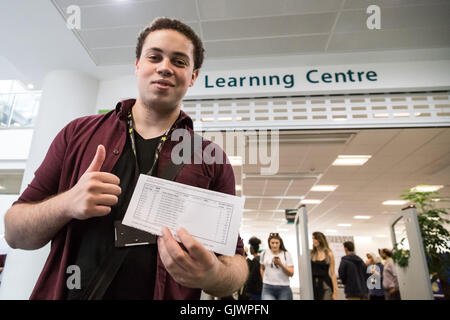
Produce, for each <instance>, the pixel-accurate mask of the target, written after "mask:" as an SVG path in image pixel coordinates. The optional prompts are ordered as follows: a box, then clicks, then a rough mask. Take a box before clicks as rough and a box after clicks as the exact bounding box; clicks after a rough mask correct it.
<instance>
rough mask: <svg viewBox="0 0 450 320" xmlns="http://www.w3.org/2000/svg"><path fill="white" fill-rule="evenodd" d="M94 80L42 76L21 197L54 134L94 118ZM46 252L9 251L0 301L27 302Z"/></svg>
mask: <svg viewBox="0 0 450 320" xmlns="http://www.w3.org/2000/svg"><path fill="white" fill-rule="evenodd" d="M97 93H98V80H97V79H94V78H91V77H90V76H87V75H85V74H82V73H80V72H76V71H70V70H56V71H52V72H50V73H49V74H47V75H46V77H45V79H44V82H43V87H42V97H41V102H40V106H39V113H38V116H37V119H36V125H35V128H34V134H33V139H32V142H31V147H30V154H29V156H28V160H27V165H26V168H25V172H24V176H23V180H22V186H21V193H22V192H23V191H24V190H25V188H26V187H27V185H28V184H29V183H30V182H31V180H32V179H33V177H34V172H35V171H36V169H37V168H38V167H39V165H40V164H41V162H42V161H43V160H44V157H45V155H46V153H47V150H48V148H49V146H50V144H51V142H52V141H53V139H54V138H55V136H56V135H57V133H58V132H59V131H60V130H61V129H62V128H63V127H64V126H65V125H66V124H67V123H69V122H70V121H71V120H73V119H75V118H77V117H81V116H85V115H90V114H94V113H95V110H96V106H95V104H96V101H97ZM49 252H50V244H47V245H46V246H45V247H43V248H41V249H39V250H34V251H25V250H10V251H9V253H8V256H7V258H6V264H5V269H4V271H3V275H2V284H1V286H0V299H19V300H20V299H28V298H29V297H30V294H31V292H32V290H33V288H34V285H35V284H36V281H37V279H38V277H39V274H40V273H41V271H42V267H43V266H44V263H45V260H46V259H47V256H48V253H49Z"/></svg>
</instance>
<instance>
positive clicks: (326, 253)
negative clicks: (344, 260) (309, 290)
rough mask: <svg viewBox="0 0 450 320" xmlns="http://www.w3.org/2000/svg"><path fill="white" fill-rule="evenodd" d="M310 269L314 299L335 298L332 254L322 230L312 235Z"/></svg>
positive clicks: (335, 281)
mask: <svg viewBox="0 0 450 320" xmlns="http://www.w3.org/2000/svg"><path fill="white" fill-rule="evenodd" d="M312 240H313V249H312V250H311V270H312V277H313V289H314V300H337V279H336V272H335V270H334V266H335V264H334V255H333V252H332V251H331V249H330V247H329V246H328V241H327V238H326V237H325V235H324V234H323V233H322V232H314V233H313V235H312Z"/></svg>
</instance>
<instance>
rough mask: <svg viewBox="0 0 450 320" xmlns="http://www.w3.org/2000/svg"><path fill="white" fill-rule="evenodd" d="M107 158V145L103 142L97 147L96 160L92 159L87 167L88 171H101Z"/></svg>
mask: <svg viewBox="0 0 450 320" xmlns="http://www.w3.org/2000/svg"><path fill="white" fill-rule="evenodd" d="M105 158H106V150H105V147H104V146H103V145H101V144H99V145H98V147H97V152H96V153H95V156H94V160H92V162H91V164H90V165H89V168H87V170H86V172H94V171H100V169H101V168H102V165H103V162H104V161H105Z"/></svg>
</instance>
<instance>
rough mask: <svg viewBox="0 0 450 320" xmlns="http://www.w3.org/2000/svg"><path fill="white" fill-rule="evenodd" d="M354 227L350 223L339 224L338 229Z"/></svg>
mask: <svg viewBox="0 0 450 320" xmlns="http://www.w3.org/2000/svg"><path fill="white" fill-rule="evenodd" d="M351 226H352V225H351V224H350V223H339V224H338V227H351Z"/></svg>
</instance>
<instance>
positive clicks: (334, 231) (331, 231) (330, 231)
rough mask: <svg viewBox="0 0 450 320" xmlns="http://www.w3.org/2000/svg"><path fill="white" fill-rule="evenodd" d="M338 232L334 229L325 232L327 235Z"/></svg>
mask: <svg viewBox="0 0 450 320" xmlns="http://www.w3.org/2000/svg"><path fill="white" fill-rule="evenodd" d="M336 232H337V230H334V229H328V230H325V233H336Z"/></svg>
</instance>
